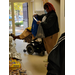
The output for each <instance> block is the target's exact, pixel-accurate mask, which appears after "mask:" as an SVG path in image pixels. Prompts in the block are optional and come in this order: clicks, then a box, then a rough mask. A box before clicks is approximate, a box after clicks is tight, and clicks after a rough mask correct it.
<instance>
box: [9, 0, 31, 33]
mask: <svg viewBox="0 0 75 75" xmlns="http://www.w3.org/2000/svg"><path fill="white" fill-rule="evenodd" d="M9 2H11V11H12V19H9V21H12V33H13V34H15V22H14V3H15V2H27V3H28V11H29V8H30V2H29V0H9ZM28 15H29V16H28V20H29V21H28V22H29V25H30V18H29V17H30V13H29V12H28Z"/></svg>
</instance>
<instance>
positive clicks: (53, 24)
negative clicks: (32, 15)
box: [37, 11, 59, 37]
mask: <svg viewBox="0 0 75 75" xmlns="http://www.w3.org/2000/svg"><path fill="white" fill-rule="evenodd" d="M44 16H46V17H47V18H46V20H45V21H44V22H41V26H42V28H43V31H44V34H45V37H47V36H50V35H53V34H55V33H57V32H59V25H58V18H57V15H56V13H55V11H51V12H49V13H48V14H43V15H37V17H38V19H39V20H41V21H42V18H43V17H44Z"/></svg>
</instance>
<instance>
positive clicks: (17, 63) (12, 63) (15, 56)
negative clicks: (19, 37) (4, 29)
mask: <svg viewBox="0 0 75 75" xmlns="http://www.w3.org/2000/svg"><path fill="white" fill-rule="evenodd" d="M15 46H16V44H15V41H13V37H12V36H9V75H27V74H26V70H22V67H21V65H22V62H21V61H22V59H21V54H20V53H17V51H16V48H15Z"/></svg>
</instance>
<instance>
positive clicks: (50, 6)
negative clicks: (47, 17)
mask: <svg viewBox="0 0 75 75" xmlns="http://www.w3.org/2000/svg"><path fill="white" fill-rule="evenodd" d="M46 8H48V9H49V11H52V10H53V11H55V8H54V6H53V5H52V4H51V3H49V2H47V3H45V4H44V9H46Z"/></svg>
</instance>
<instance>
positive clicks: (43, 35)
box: [35, 24, 45, 38]
mask: <svg viewBox="0 0 75 75" xmlns="http://www.w3.org/2000/svg"><path fill="white" fill-rule="evenodd" d="M35 37H36V38H45V34H44V31H43V28H42V26H41V24H39V25H38V29H37V34H36V36H35Z"/></svg>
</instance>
